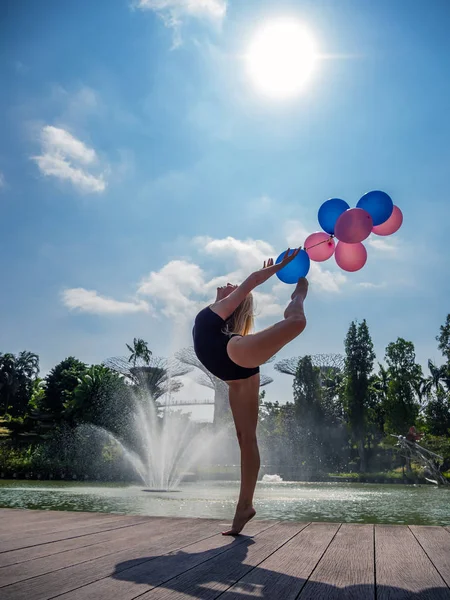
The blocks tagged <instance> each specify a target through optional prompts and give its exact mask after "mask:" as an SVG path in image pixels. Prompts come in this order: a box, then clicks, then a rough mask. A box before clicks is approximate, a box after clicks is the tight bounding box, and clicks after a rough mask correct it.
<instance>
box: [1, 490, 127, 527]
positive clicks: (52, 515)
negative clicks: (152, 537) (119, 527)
mask: <svg viewBox="0 0 450 600" xmlns="http://www.w3.org/2000/svg"><path fill="white" fill-rule="evenodd" d="M0 489H1V488H0ZM4 511H5V512H4V514H3V516H2V517H1V518H0V521H1V522H2V523H4V522H9V523H39V522H41V521H44V520H48V521H50V520H52V519H56V520H58V519H66V520H67V519H78V518H80V516H83V515H84V517H85V518H86V519H89V518H91V519H96V518H98V517H99V516H106V517H115V518H117V519H123V518H125V519H126V518H127V516H130V515H126V514H118V513H105V512H99V511H65V510H39V509H35V510H31V509H27V508H5V509H4Z"/></svg>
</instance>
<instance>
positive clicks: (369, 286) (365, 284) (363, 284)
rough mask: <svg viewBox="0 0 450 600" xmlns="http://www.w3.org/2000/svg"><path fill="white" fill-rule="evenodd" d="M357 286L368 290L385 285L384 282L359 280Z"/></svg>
mask: <svg viewBox="0 0 450 600" xmlns="http://www.w3.org/2000/svg"><path fill="white" fill-rule="evenodd" d="M358 286H359V287H362V288H364V289H368V290H375V289H380V288H384V287H386V282H384V281H383V282H381V283H372V282H370V281H361V282H360V283H358Z"/></svg>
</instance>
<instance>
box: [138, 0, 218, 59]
mask: <svg viewBox="0 0 450 600" xmlns="http://www.w3.org/2000/svg"><path fill="white" fill-rule="evenodd" d="M134 5H135V6H136V7H137V8H140V9H141V10H153V11H154V12H155V13H157V14H158V15H159V16H160V17H161V18H162V20H163V21H164V24H165V25H166V27H171V28H172V29H173V30H174V36H173V47H174V48H176V47H177V46H179V45H180V44H181V33H180V28H181V24H182V22H183V20H184V19H186V18H189V17H190V18H197V19H206V20H208V21H209V22H211V23H219V24H220V23H221V22H222V20H223V18H224V17H225V15H226V12H227V2H226V0H136V1H135V3H134Z"/></svg>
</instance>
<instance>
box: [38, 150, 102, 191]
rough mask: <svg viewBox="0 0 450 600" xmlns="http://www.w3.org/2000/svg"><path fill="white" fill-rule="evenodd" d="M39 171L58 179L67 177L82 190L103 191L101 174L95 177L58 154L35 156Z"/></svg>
mask: <svg viewBox="0 0 450 600" xmlns="http://www.w3.org/2000/svg"><path fill="white" fill-rule="evenodd" d="M34 160H35V161H36V162H37V164H38V167H39V169H40V171H41V172H42V173H43V174H44V175H53V176H54V177H57V178H58V179H67V180H68V181H70V182H71V183H73V185H74V186H75V187H77V188H79V190H80V191H82V192H87V193H89V192H103V191H104V190H105V188H106V183H105V180H104V179H103V176H102V175H100V176H99V177H95V176H94V175H90V174H89V173H87V172H86V171H83V169H79V168H76V167H72V165H71V164H70V163H69V162H68V161H66V160H65V159H64V158H62V157H60V156H52V155H51V154H44V155H43V156H35V157H34Z"/></svg>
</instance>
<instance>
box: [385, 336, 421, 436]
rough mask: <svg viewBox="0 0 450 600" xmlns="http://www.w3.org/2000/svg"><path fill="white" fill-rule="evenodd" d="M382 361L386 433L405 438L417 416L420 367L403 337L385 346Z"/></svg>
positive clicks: (412, 350)
mask: <svg viewBox="0 0 450 600" xmlns="http://www.w3.org/2000/svg"><path fill="white" fill-rule="evenodd" d="M385 360H386V363H387V365H388V369H387V374H388V381H389V383H388V389H387V395H386V400H385V405H384V410H385V418H386V430H387V431H388V432H389V433H394V434H403V435H405V434H406V432H407V430H408V429H409V427H411V426H412V425H414V424H415V421H416V419H417V417H418V415H419V409H420V404H419V402H418V400H417V389H418V388H419V382H420V381H421V380H422V368H421V366H420V365H418V364H417V363H416V354H415V350H414V344H413V343H412V342H408V341H406V340H404V339H403V338H398V339H397V341H395V342H392V343H390V344H389V345H388V346H387V348H386V356H385Z"/></svg>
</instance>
